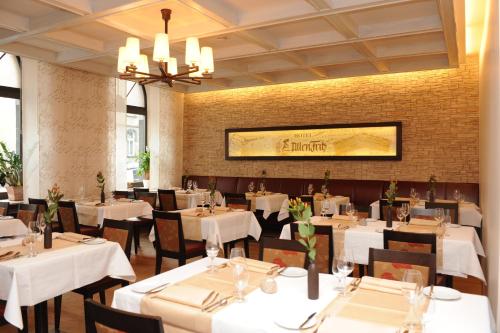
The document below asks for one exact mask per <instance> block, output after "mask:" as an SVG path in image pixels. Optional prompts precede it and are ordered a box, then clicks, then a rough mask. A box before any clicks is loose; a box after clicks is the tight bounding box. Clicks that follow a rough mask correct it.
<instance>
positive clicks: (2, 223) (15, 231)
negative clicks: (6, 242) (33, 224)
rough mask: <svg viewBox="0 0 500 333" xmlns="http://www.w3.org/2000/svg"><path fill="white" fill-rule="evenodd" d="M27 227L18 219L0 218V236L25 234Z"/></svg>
mask: <svg viewBox="0 0 500 333" xmlns="http://www.w3.org/2000/svg"><path fill="white" fill-rule="evenodd" d="M26 231H28V228H27V227H26V225H25V224H24V223H23V221H21V220H18V219H10V220H0V237H11V236H20V235H25V234H26Z"/></svg>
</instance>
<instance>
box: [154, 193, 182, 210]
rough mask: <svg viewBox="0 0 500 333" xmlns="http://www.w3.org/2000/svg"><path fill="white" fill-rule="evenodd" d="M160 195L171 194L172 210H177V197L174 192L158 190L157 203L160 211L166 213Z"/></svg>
mask: <svg viewBox="0 0 500 333" xmlns="http://www.w3.org/2000/svg"><path fill="white" fill-rule="evenodd" d="M162 194H171V195H173V197H174V210H177V209H178V208H177V196H176V195H175V190H160V189H158V202H159V203H160V210H161V211H163V212H166V211H167V210H166V209H165V207H163V202H162V201H161V195H162Z"/></svg>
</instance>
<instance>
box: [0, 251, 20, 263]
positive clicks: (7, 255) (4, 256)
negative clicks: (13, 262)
mask: <svg viewBox="0 0 500 333" xmlns="http://www.w3.org/2000/svg"><path fill="white" fill-rule="evenodd" d="M20 254H21V252H19V251H12V250H10V251H4V252H0V261H6V260H10V259H14V258H16V257H17V256H19V255H20Z"/></svg>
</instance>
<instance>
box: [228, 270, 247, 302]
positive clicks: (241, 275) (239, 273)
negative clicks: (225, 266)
mask: <svg viewBox="0 0 500 333" xmlns="http://www.w3.org/2000/svg"><path fill="white" fill-rule="evenodd" d="M232 267H233V279H234V287H235V289H236V300H237V301H238V302H244V301H245V293H244V291H245V288H246V287H247V286H248V279H249V274H248V269H247V267H246V265H245V264H241V263H238V264H235V265H233V266H232Z"/></svg>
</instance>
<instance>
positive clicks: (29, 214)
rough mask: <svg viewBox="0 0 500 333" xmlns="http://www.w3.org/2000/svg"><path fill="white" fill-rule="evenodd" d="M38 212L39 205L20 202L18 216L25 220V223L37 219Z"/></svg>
mask: <svg viewBox="0 0 500 333" xmlns="http://www.w3.org/2000/svg"><path fill="white" fill-rule="evenodd" d="M37 214H38V206H37V205H30V204H20V205H19V209H18V211H17V218H18V219H19V220H21V221H23V223H24V224H26V225H28V223H30V222H33V221H36V219H37V217H38V216H37Z"/></svg>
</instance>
